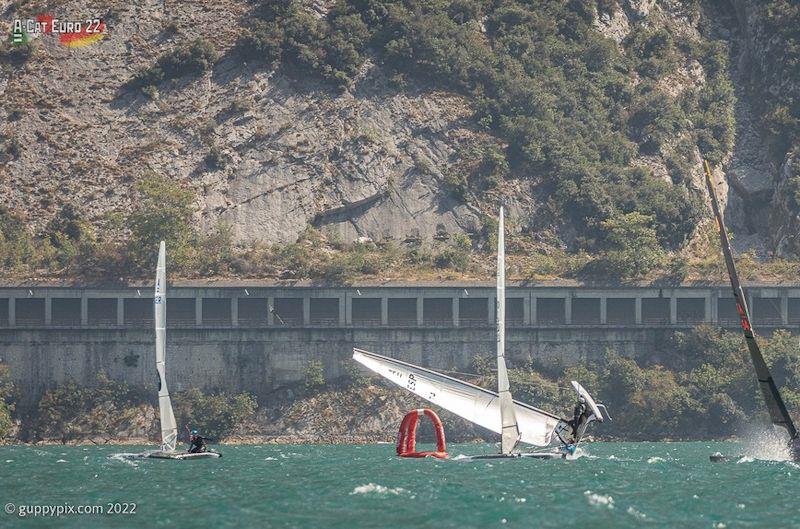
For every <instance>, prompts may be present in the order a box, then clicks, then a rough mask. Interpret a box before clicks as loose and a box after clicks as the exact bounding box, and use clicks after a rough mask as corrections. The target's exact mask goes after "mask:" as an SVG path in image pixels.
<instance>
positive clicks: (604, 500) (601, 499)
mask: <svg viewBox="0 0 800 529" xmlns="http://www.w3.org/2000/svg"><path fill="white" fill-rule="evenodd" d="M583 495H584V496H585V497H586V501H588V502H589V505H592V506H594V507H606V508H608V509H613V508H614V498H613V497H612V496H611V495H604V494H596V493H594V492H592V491H590V490H587V491H584V492H583Z"/></svg>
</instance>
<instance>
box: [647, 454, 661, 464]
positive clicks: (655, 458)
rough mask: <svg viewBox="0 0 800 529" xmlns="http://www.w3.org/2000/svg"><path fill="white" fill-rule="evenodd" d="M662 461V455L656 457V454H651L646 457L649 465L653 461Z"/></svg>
mask: <svg viewBox="0 0 800 529" xmlns="http://www.w3.org/2000/svg"><path fill="white" fill-rule="evenodd" d="M664 461H666V459H664V458H663V457H658V456H653V457H648V458H647V463H648V464H649V465H652V464H653V463H663V462H664Z"/></svg>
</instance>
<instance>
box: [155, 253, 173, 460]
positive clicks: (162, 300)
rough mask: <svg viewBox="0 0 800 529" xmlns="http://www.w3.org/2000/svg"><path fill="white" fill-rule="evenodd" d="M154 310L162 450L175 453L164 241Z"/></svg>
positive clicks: (159, 254) (157, 268) (157, 276)
mask: <svg viewBox="0 0 800 529" xmlns="http://www.w3.org/2000/svg"><path fill="white" fill-rule="evenodd" d="M153 310H154V317H153V321H154V322H155V330H156V372H157V374H158V413H159V416H160V417H161V450H162V451H164V452H173V451H174V450H175V443H176V442H177V440H178V425H177V423H176V422H175V414H174V413H173V412H172V401H171V400H170V396H169V389H168V388H167V378H166V341H167V328H166V327H167V271H166V245H165V244H164V241H161V244H160V245H159V247H158V265H157V266H156V289H155V295H154V296H153Z"/></svg>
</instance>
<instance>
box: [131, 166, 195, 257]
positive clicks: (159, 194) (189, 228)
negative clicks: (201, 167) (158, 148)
mask: <svg viewBox="0 0 800 529" xmlns="http://www.w3.org/2000/svg"><path fill="white" fill-rule="evenodd" d="M136 193H137V195H138V196H137V200H136V202H135V204H136V205H135V209H134V210H133V212H132V213H131V214H130V216H129V217H128V222H127V224H128V226H129V228H130V237H129V239H128V242H127V248H126V251H127V255H128V257H129V259H130V261H131V262H132V264H133V265H134V266H135V267H136V268H137V269H139V270H150V269H152V268H153V267H154V264H155V255H156V253H157V249H158V243H159V241H166V242H167V251H168V260H169V266H170V267H173V266H174V267H177V268H178V269H180V268H182V267H184V266H186V265H187V264H188V263H189V262H190V260H191V259H192V258H193V256H194V253H195V252H194V250H195V245H196V236H195V231H194V224H193V221H192V214H193V213H194V193H192V192H191V191H190V190H188V189H183V188H182V187H181V186H180V185H179V184H177V183H176V182H174V181H173V180H171V179H169V178H166V177H160V176H156V175H150V176H147V177H145V178H144V179H142V180H141V181H140V182H138V183H137V184H136Z"/></svg>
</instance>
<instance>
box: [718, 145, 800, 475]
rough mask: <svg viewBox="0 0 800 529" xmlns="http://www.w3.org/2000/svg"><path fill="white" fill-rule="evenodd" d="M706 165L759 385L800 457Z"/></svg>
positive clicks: (774, 421)
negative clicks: (756, 333)
mask: <svg viewBox="0 0 800 529" xmlns="http://www.w3.org/2000/svg"><path fill="white" fill-rule="evenodd" d="M704 168H705V173H706V185H707V186H708V192H709V194H710V195H711V208H712V209H713V210H714V217H715V218H716V221H717V227H718V228H719V238H720V244H721V246H722V254H723V256H724V257H725V266H726V267H727V269H728V276H729V277H730V280H731V287H732V288H733V297H734V299H735V301H736V311H737V312H738V313H739V318H740V319H741V326H742V332H743V333H744V339H745V342H747V349H748V350H749V351H750V359H751V360H752V361H753V367H755V370H756V377H757V379H758V385H759V387H760V388H761V393H762V395H764V401H765V402H766V404H767V409H768V410H769V416H770V419H771V420H772V424H774V425H776V426H780V427H781V428H784V429H785V430H786V431H787V432H788V433H789V437H790V438H791V440H792V443H791V444H792V451H793V457H794V459H795V460H797V459H798V458H800V447H798V446H797V441H798V436H797V429H796V428H795V426H794V423H793V422H792V419H791V417H790V416H789V412H788V411H787V410H786V404H784V402H783V399H782V398H781V394H780V392H778V387H777V386H776V385H775V381H774V380H773V379H772V374H771V373H770V372H769V368H768V367H767V363H766V362H765V361H764V356H763V355H762V354H761V349H760V348H759V346H758V342H757V341H756V335H755V333H754V332H753V326H752V325H751V323H750V311H749V310H748V308H747V301H746V300H745V297H744V291H743V290H742V285H741V283H739V275H738V274H737V273H736V266H735V264H734V261H733V252H732V250H731V243H730V240H729V238H728V232H727V231H726V230H725V224H724V223H723V221H722V215H721V213H720V209H719V203H718V202H717V195H716V190H715V189H714V182H713V180H712V177H711V167H710V166H709V164H708V161H704Z"/></svg>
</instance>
